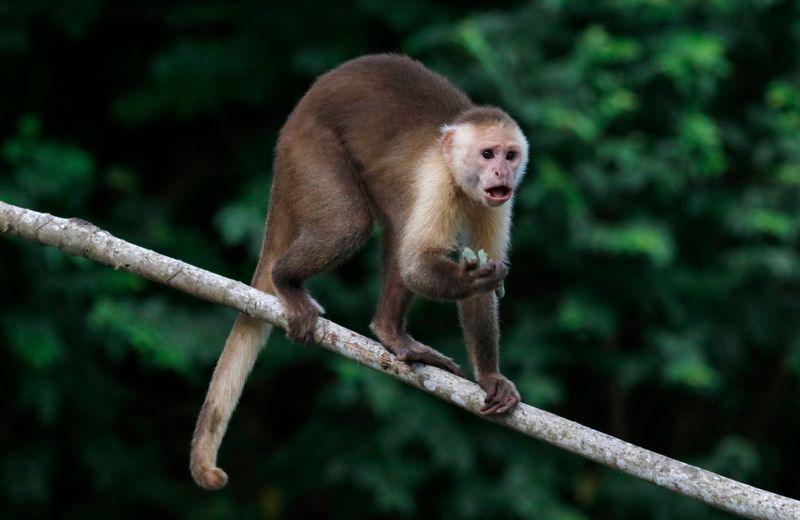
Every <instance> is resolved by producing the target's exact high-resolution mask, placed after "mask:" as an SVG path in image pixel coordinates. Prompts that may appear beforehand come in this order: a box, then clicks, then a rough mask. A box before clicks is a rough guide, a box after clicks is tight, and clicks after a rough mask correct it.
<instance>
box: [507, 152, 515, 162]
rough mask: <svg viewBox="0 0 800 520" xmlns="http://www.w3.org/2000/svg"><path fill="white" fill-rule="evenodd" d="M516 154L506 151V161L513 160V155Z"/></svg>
mask: <svg viewBox="0 0 800 520" xmlns="http://www.w3.org/2000/svg"><path fill="white" fill-rule="evenodd" d="M516 156H517V154H516V153H514V152H508V153H507V154H506V161H513V160H514V157H516Z"/></svg>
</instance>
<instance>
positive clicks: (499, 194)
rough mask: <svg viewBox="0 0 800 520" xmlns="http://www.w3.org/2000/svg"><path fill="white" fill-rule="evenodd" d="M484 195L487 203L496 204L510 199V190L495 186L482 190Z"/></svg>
mask: <svg viewBox="0 0 800 520" xmlns="http://www.w3.org/2000/svg"><path fill="white" fill-rule="evenodd" d="M484 193H485V194H486V198H487V199H489V202H493V203H498V204H499V203H501V202H505V201H507V200H508V199H510V198H511V188H509V187H508V186H495V187H493V188H487V189H486V190H484Z"/></svg>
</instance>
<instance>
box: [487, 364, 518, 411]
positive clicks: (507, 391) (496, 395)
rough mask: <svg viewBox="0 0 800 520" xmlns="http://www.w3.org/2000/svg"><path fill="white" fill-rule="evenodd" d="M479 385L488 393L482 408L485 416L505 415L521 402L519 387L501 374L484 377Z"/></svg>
mask: <svg viewBox="0 0 800 520" xmlns="http://www.w3.org/2000/svg"><path fill="white" fill-rule="evenodd" d="M478 385H480V387H481V388H482V389H483V391H484V392H486V398H485V399H484V400H483V408H481V413H482V414H483V415H490V414H493V413H494V414H501V413H505V412H507V411H509V410H511V409H512V408H514V407H515V406H516V405H517V403H518V402H519V392H517V387H516V386H514V383H512V382H511V381H509V380H508V379H506V378H505V377H504V376H502V375H501V374H490V375H488V376H484V377H482V378H480V379H478Z"/></svg>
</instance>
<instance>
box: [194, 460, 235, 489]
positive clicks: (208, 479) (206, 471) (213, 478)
mask: <svg viewBox="0 0 800 520" xmlns="http://www.w3.org/2000/svg"><path fill="white" fill-rule="evenodd" d="M192 477H193V478H194V481H195V482H196V483H197V485H198V486H200V487H201V488H203V489H207V490H209V491H216V490H218V489H222V488H223V487H225V484H227V483H228V475H226V474H225V472H224V471H222V470H221V469H219V468H215V467H209V466H206V467H203V468H197V469H195V468H192Z"/></svg>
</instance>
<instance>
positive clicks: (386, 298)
mask: <svg viewBox="0 0 800 520" xmlns="http://www.w3.org/2000/svg"><path fill="white" fill-rule="evenodd" d="M392 236H393V233H392V232H391V231H390V230H389V229H386V230H384V235H383V246H384V247H383V268H384V272H383V286H382V288H381V296H380V299H379V300H378V308H377V310H376V311H375V317H374V318H373V320H372V323H371V324H370V328H371V329H372V332H374V333H375V336H376V337H377V338H378V340H379V341H380V342H381V344H382V345H383V346H384V348H386V350H388V351H389V352H391V353H392V354H394V356H395V357H396V358H397V359H399V360H400V361H403V362H406V363H412V362H418V363H425V364H426V365H431V366H435V367H439V368H441V369H443V370H447V371H448V372H452V373H453V374H455V375H457V376H460V377H465V375H464V372H463V371H462V370H461V368H460V367H459V366H458V365H457V364H456V363H455V362H454V361H453V360H452V359H450V358H449V357H447V356H445V355H444V354H441V353H440V352H437V351H436V350H434V349H432V348H431V347H429V346H427V345H423V344H422V343H420V342H419V341H416V340H415V339H414V338H412V337H411V336H410V335H409V334H408V332H406V313H407V312H408V308H409V307H410V306H411V302H412V301H413V298H414V295H413V293H412V292H411V291H409V290H408V288H407V287H406V286H405V285H403V281H402V279H401V276H400V269H399V267H398V265H397V254H396V251H395V249H394V248H395V247H396V246H395V242H394V240H393V238H392Z"/></svg>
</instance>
